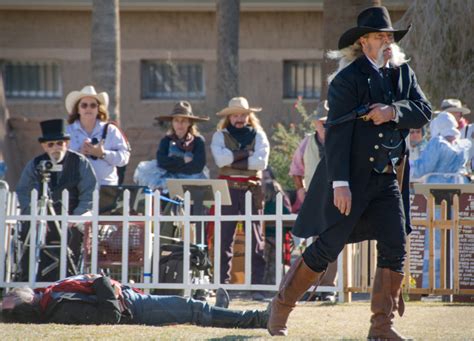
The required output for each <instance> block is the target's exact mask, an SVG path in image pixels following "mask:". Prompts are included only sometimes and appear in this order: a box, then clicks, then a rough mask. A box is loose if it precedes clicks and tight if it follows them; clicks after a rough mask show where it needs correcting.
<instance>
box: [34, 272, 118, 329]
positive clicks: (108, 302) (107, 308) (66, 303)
mask: <svg viewBox="0 0 474 341" xmlns="http://www.w3.org/2000/svg"><path fill="white" fill-rule="evenodd" d="M92 287H93V289H94V292H95V295H86V294H79V293H60V294H59V295H57V297H55V298H54V299H53V300H52V301H51V302H50V303H49V304H48V306H47V308H46V311H45V316H44V321H43V322H46V323H61V324H116V323H119V322H121V319H122V311H121V307H120V303H119V301H118V300H117V299H116V297H115V293H114V289H113V287H112V285H111V283H110V279H109V278H108V277H99V278H97V279H96V280H95V281H94V283H93V285H92ZM122 322H123V321H122Z"/></svg>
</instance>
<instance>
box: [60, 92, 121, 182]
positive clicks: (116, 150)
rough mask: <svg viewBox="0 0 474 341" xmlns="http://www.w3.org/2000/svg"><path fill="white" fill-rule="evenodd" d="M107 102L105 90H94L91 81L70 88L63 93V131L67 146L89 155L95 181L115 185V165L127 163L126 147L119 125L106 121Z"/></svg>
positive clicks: (116, 180) (119, 165) (107, 97)
mask: <svg viewBox="0 0 474 341" xmlns="http://www.w3.org/2000/svg"><path fill="white" fill-rule="evenodd" d="M108 105H109V96H108V95H107V93H106V92H101V93H97V92H96V90H95V88H94V87H93V86H92V85H87V86H85V87H84V88H82V90H80V91H72V92H70V93H69V94H68V95H67V96H66V110H67V112H68V114H69V117H68V120H67V121H68V123H69V126H68V127H67V132H68V133H69V134H70V135H71V145H70V148H71V149H72V150H74V151H77V152H80V153H82V154H84V155H85V156H87V157H88V158H89V161H90V162H91V163H92V167H93V168H94V171H95V173H96V176H97V181H98V183H99V185H118V182H119V177H118V174H117V168H116V167H122V166H125V165H126V164H128V160H129V158H130V150H129V146H128V142H127V140H126V139H125V137H124V135H123V134H122V132H121V131H120V129H119V128H118V127H117V126H115V125H113V124H108V123H107V120H108V118H109V115H108V113H107V106H108Z"/></svg>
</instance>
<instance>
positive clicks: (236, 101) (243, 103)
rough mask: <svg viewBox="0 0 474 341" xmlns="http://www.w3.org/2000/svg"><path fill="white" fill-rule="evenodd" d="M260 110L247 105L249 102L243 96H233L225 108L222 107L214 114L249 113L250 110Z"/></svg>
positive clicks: (260, 109)
mask: <svg viewBox="0 0 474 341" xmlns="http://www.w3.org/2000/svg"><path fill="white" fill-rule="evenodd" d="M259 111H262V108H259V107H256V108H252V107H250V106H249V102H248V101H247V99H246V98H245V97H234V98H232V99H231V100H230V101H229V105H228V106H227V108H224V109H222V110H221V111H219V112H218V113H217V114H216V115H217V116H228V115H232V114H244V113H247V114H250V113H251V112H259Z"/></svg>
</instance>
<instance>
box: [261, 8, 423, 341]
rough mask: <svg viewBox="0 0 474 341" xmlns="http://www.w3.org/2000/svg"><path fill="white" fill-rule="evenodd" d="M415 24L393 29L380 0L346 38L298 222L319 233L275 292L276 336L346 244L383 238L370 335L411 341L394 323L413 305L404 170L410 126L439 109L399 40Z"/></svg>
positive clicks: (304, 232) (297, 230)
mask: <svg viewBox="0 0 474 341" xmlns="http://www.w3.org/2000/svg"><path fill="white" fill-rule="evenodd" d="M407 32H408V30H396V29H394V28H393V27H392V24H391V21H390V16H389V14H388V11H387V9H386V8H385V7H371V8H367V9H365V10H364V11H362V12H361V13H360V14H359V16H358V18H357V27H354V28H351V29H349V30H348V31H346V32H345V33H344V34H343V35H342V36H341V38H340V40H339V50H340V51H339V58H340V60H339V66H340V67H339V69H338V70H337V71H336V72H335V73H334V74H333V75H332V76H331V77H330V83H329V89H328V104H329V113H328V119H327V123H326V126H327V130H326V139H325V148H326V150H325V155H324V157H323V160H321V162H320V163H319V165H318V167H317V169H316V172H315V174H314V176H313V179H312V181H311V184H310V185H309V190H308V192H307V194H306V198H305V201H304V203H303V206H302V208H301V210H300V213H299V215H298V218H297V220H296V222H295V226H294V228H293V233H294V234H295V235H296V236H298V237H303V238H306V237H310V236H315V235H317V236H319V238H318V239H316V241H315V242H314V243H313V244H311V245H310V246H308V247H307V248H306V250H305V252H304V253H303V256H302V257H301V258H300V259H299V261H298V262H295V263H294V264H293V265H292V267H291V268H290V270H289V272H288V273H287V274H286V276H285V278H284V279H283V281H282V283H281V285H280V291H279V292H278V294H277V295H276V296H275V297H274V298H273V300H272V304H271V316H270V319H269V323H268V330H269V332H270V333H271V334H272V335H286V334H287V327H286V325H287V320H288V316H289V314H290V313H291V311H292V310H293V308H294V307H295V302H296V301H297V300H298V298H299V297H301V295H303V294H304V292H305V291H306V290H308V289H309V288H310V287H311V286H312V285H317V282H318V281H319V280H320V278H321V276H322V274H323V273H324V272H325V271H326V268H327V265H328V263H330V262H333V261H335V260H336V259H337V257H338V255H339V253H340V252H341V251H342V249H343V248H344V245H345V244H347V243H353V242H358V241H362V240H369V239H376V240H377V252H378V258H377V270H376V273H375V278H374V281H373V283H372V301H371V310H372V313H373V315H372V317H371V327H370V330H369V335H368V336H369V338H373V339H403V337H402V336H401V335H400V334H398V333H397V331H396V330H395V329H394V328H393V327H392V324H393V318H394V313H395V312H396V311H397V310H398V313H399V314H400V315H402V314H403V310H404V304H403V300H402V299H401V284H402V281H403V277H404V276H403V267H404V261H405V254H406V253H405V241H406V231H405V214H404V207H403V202H402V198H401V193H400V189H399V185H398V183H397V178H396V172H397V166H398V165H399V164H400V162H401V159H402V158H403V155H404V152H405V150H406V146H405V138H406V136H407V135H408V132H409V129H410V128H420V127H422V126H423V125H425V124H426V123H427V122H428V121H429V120H430V118H431V114H432V113H431V107H430V104H429V102H428V101H427V99H426V97H425V95H424V94H423V92H422V90H421V88H420V87H419V85H418V83H417V80H416V76H415V74H414V72H413V71H412V69H411V68H410V67H409V66H408V64H406V59H405V58H404V54H403V53H402V52H401V51H400V49H399V47H398V45H396V44H395V42H398V41H399V40H400V39H402V38H403V36H404V35H405V34H406V33H407ZM380 68H384V69H383V70H380ZM362 105H368V106H367V107H361V106H362ZM356 109H357V110H356ZM363 114H365V115H364V116H363V119H362V116H361V115H363ZM400 172H401V171H399V173H400Z"/></svg>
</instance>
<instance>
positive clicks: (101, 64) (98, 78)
mask: <svg viewBox="0 0 474 341" xmlns="http://www.w3.org/2000/svg"><path fill="white" fill-rule="evenodd" d="M91 65H92V66H91V73H92V82H93V83H94V85H95V86H96V87H97V89H98V90H100V91H104V90H105V91H107V93H108V94H109V97H110V104H109V113H110V116H111V119H113V120H115V121H119V120H120V20H119V0H93V1H92V39H91Z"/></svg>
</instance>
